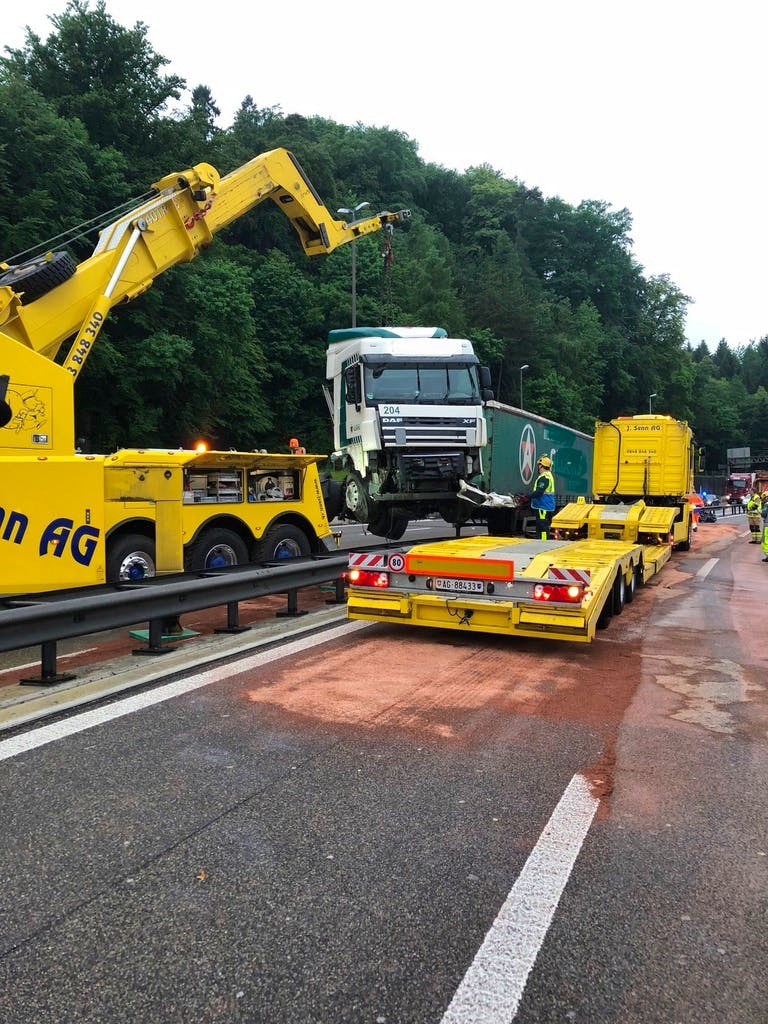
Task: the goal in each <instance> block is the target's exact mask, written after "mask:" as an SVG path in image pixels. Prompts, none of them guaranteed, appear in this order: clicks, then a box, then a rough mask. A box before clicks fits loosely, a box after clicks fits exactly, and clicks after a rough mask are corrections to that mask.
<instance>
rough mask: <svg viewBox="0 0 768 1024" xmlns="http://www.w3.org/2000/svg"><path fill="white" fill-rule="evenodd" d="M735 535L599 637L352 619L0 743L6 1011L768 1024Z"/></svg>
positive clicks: (762, 695) (742, 579) (700, 554)
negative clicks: (569, 640)
mask: <svg viewBox="0 0 768 1024" xmlns="http://www.w3.org/2000/svg"><path fill="white" fill-rule="evenodd" d="M745 535H746V525H745V523H744V522H743V520H740V519H738V520H736V519H735V520H733V521H730V520H729V521H727V522H719V523H717V524H715V525H711V526H707V527H706V528H705V527H704V526H703V525H702V526H701V527H700V529H699V534H698V537H697V543H696V544H695V546H694V548H693V550H692V551H691V552H690V553H688V554H686V555H676V556H675V557H674V558H673V560H672V562H671V563H670V564H669V565H668V566H667V567H666V568H665V569H664V571H663V572H662V574H661V575H660V576H659V577H658V578H656V579H654V580H652V581H651V582H650V583H649V585H648V586H646V587H644V588H642V589H641V590H640V591H639V592H638V594H637V596H636V598H635V601H634V602H633V604H632V605H631V607H628V608H626V609H625V610H624V612H623V613H622V615H621V616H618V617H614V619H613V621H612V622H611V624H610V627H609V628H608V629H607V630H606V631H604V632H601V633H599V634H598V637H597V638H596V640H595V641H594V642H593V643H592V644H591V645H588V646H582V645H577V644H562V643H561V644H553V643H547V642H546V641H545V640H536V641H532V640H531V641H528V640H518V641H514V642H512V641H507V640H505V639H503V638H499V637H487V638H480V637H478V636H476V635H471V636H470V635H462V634H461V633H460V632H452V631H451V632H447V631H438V630H435V631H431V630H424V629H408V628H407V627H403V626H397V625H392V626H386V625H381V624H366V623H348V622H344V621H343V620H341V621H339V622H338V623H336V624H333V623H329V624H328V625H329V628H328V629H326V631H325V632H323V633H322V634H319V635H316V636H314V637H313V636H310V635H305V636H297V637H296V638H294V639H293V640H292V641H291V643H290V644H289V645H288V646H285V645H276V646H272V647H270V648H269V649H268V650H255V651H253V652H251V653H248V654H245V655H243V657H242V658H241V659H240V660H238V661H236V662H232V663H228V664H223V665H222V664H211V665H209V666H208V667H205V668H202V669H200V668H198V669H192V670H190V671H187V672H185V673H180V674H178V675H176V676H174V677H172V678H169V679H165V680H162V681H159V682H157V683H155V684H153V685H149V684H148V685H145V686H143V687H140V688H138V689H134V690H132V691H131V692H130V695H125V694H120V695H117V696H115V697H113V698H111V699H109V700H105V701H101V702H98V703H94V704H90V705H88V706H87V707H84V708H82V709H78V710H75V711H73V712H72V713H69V714H67V715H60V716H58V717H57V718H55V719H52V720H50V721H46V722H40V723H35V724H31V725H29V726H27V727H26V728H24V729H17V730H15V731H11V732H9V733H7V734H5V735H3V736H0V807H2V809H3V818H2V820H3V828H2V833H1V834H0V843H1V844H2V857H1V859H0V865H1V867H0V875H1V877H0V883H1V884H0V1021H2V1024H54V1022H55V1024H65V1022H66V1024H70V1022H80V1021H88V1022H100V1024H101V1022H105V1024H123V1022H125V1024H128V1022H130V1024H179V1022H183V1024H193V1022H194V1024H207V1022H214V1021H217V1022H218V1021H220V1022H248V1024H262V1022H263V1024H345V1022H355V1024H357V1022H360V1024H466V1022H472V1024H502V1022H509V1021H513V1020H514V1021H516V1022H525V1024H533V1022H542V1024H544V1022H546V1024H554V1022H565V1024H568V1022H580V1024H602V1022H621V1024H625V1022H626V1024H694V1022H695V1024H710V1022H712V1024H762V1022H765V1021H767V1020H768V981H766V979H767V978H768V927H767V925H768V920H767V919H766V918H767V915H766V892H767V891H768V835H767V834H766V821H767V820H768V819H767V814H766V812H767V811H768V786H767V785H766V783H767V782H768V742H767V737H768V713H767V711H766V685H767V684H768V671H767V670H768V654H767V653H766V643H767V642H768V628H767V627H766V616H765V594H766V584H767V583H768V564H763V563H761V561H760V551H759V548H756V547H755V546H751V545H749V544H748V543H747V541H746V536H745ZM307 618H311V616H309V617H307ZM305 625H306V622H305ZM86 639H87V638H84V640H86ZM190 650H192V649H191V648H190ZM92 670H94V671H95V669H93V667H92Z"/></svg>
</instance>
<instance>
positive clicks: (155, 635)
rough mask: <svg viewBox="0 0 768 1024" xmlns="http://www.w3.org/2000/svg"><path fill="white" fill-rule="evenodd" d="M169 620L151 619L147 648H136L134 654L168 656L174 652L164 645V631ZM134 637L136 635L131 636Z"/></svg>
mask: <svg viewBox="0 0 768 1024" xmlns="http://www.w3.org/2000/svg"><path fill="white" fill-rule="evenodd" d="M167 622H168V619H167V618H164V619H150V620H149V630H148V631H147V646H146V647H136V648H134V650H133V651H132V652H131V653H132V654H168V653H169V652H170V651H172V650H173V648H172V647H169V646H168V644H164V643H163V630H164V626H165V625H166V624H167ZM131 635H132V636H134V635H135V634H131Z"/></svg>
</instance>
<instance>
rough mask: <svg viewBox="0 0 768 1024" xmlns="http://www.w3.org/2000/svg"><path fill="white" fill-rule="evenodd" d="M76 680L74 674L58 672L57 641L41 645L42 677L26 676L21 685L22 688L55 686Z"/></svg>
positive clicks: (48, 641) (47, 641)
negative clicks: (69, 680)
mask: <svg viewBox="0 0 768 1024" xmlns="http://www.w3.org/2000/svg"><path fill="white" fill-rule="evenodd" d="M76 678H77V676H76V675H75V674H74V672H57V671H56V641H55V640H46V641H45V642H44V643H42V644H41V645H40V675H39V676H24V678H23V679H20V680H19V683H20V684H21V685H22V686H55V685H56V683H65V682H67V680H68V679H76Z"/></svg>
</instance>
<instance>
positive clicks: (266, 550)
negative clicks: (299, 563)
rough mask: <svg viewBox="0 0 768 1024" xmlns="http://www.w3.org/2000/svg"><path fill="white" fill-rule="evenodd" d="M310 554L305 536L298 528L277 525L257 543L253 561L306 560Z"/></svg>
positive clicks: (288, 524) (287, 524) (285, 524)
mask: <svg viewBox="0 0 768 1024" xmlns="http://www.w3.org/2000/svg"><path fill="white" fill-rule="evenodd" d="M311 553H312V552H311V548H310V546H309V540H308V539H307V535H306V534H305V533H304V532H303V531H302V530H300V529H299V527H298V526H292V525H291V524H290V523H278V524H277V525H276V526H271V527H270V528H269V529H268V530H267V532H266V533H265V534H264V536H263V537H262V538H261V540H260V541H259V543H258V545H257V546H256V557H255V559H254V561H256V562H282V561H284V560H286V559H289V558H307V557H308V556H309V555H310V554H311Z"/></svg>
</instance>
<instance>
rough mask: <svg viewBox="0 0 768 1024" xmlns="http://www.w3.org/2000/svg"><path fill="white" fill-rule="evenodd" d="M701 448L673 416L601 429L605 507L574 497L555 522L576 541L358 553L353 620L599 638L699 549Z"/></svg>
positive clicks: (598, 478)
mask: <svg viewBox="0 0 768 1024" xmlns="http://www.w3.org/2000/svg"><path fill="white" fill-rule="evenodd" d="M692 453H693V438H692V435H691V431H690V429H689V428H688V426H687V424H684V423H681V422H680V421H678V420H673V419H672V418H671V417H668V416H634V417H620V418H618V419H617V420H612V421H611V423H608V424H601V423H598V424H597V429H596V433H595V465H594V471H593V486H594V487H595V490H596V491H597V486H598V485H599V487H600V491H599V492H598V495H597V496H598V497H599V500H596V501H594V502H587V501H585V500H579V501H577V502H573V503H572V504H569V505H567V506H566V507H565V508H564V509H563V510H562V511H561V512H559V513H558V515H556V516H555V517H554V519H553V520H552V527H553V529H554V530H556V531H557V534H558V535H559V536H560V537H563V536H564V537H567V538H569V539H564V540H530V539H527V538H523V537H508V538H505V537H465V538H461V539H456V540H452V541H440V542H437V543H432V544H422V545H418V546H416V547H412V548H409V549H402V550H400V551H388V552H381V553H359V554H351V555H350V556H349V568H348V571H347V584H348V602H347V614H348V616H349V618H351V619H368V620H374V621H378V622H401V623H405V624H407V625H414V626H433V627H437V628H439V629H460V630H466V631H467V632H480V633H499V634H502V635H504V636H528V637H541V636H547V637H549V638H551V639H554V640H571V641H576V642H580V643H589V641H590V640H592V639H593V637H594V635H595V630H596V629H599V628H604V627H605V626H607V625H608V623H609V621H610V619H611V618H612V617H613V616H614V615H617V614H619V613H620V612H621V610H622V608H623V607H624V605H625V604H628V603H629V602H630V601H632V600H633V598H634V596H635V591H636V589H637V587H638V586H641V585H642V584H643V583H645V582H646V581H647V580H648V579H650V578H651V577H652V576H653V575H655V574H656V573H657V572H659V571H660V570H661V569H662V568H663V566H664V565H665V564H666V563H667V561H668V560H669V558H670V557H671V555H672V552H673V549H674V548H675V547H676V548H678V549H679V550H682V551H686V550H688V548H689V547H690V544H691V535H692V525H693V520H692V508H691V506H690V504H689V503H688V501H687V500H686V497H685V494H686V493H687V492H688V491H689V490H690V489H691V486H692V479H693V466H692ZM639 493H641V494H642V496H639ZM662 501H663V502H664V504H661V503H660V502H662Z"/></svg>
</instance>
